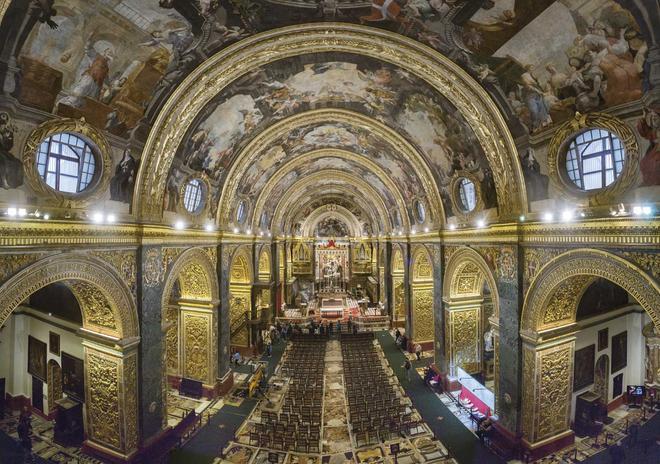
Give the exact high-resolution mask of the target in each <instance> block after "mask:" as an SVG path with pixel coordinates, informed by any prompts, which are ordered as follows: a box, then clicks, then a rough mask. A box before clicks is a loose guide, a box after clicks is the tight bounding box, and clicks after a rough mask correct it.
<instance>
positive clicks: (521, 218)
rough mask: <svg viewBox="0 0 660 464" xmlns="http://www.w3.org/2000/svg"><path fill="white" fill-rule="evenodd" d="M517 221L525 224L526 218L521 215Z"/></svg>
mask: <svg viewBox="0 0 660 464" xmlns="http://www.w3.org/2000/svg"><path fill="white" fill-rule="evenodd" d="M518 219H519V220H520V222H525V219H526V218H525V215H524V214H521V215H520V217H519V218H518Z"/></svg>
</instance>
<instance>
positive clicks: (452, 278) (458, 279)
mask: <svg viewBox="0 0 660 464" xmlns="http://www.w3.org/2000/svg"><path fill="white" fill-rule="evenodd" d="M484 283H486V284H487V285H488V288H489V289H490V292H491V295H492V298H493V306H494V308H493V316H494V318H497V317H498V316H499V297H498V293H497V281H496V280H495V277H494V276H493V272H492V271H491V270H490V268H489V267H488V264H487V263H486V260H485V259H484V258H483V257H482V256H481V255H480V254H479V253H478V252H477V251H475V250H474V249H472V248H469V247H461V248H460V249H458V250H457V251H456V252H454V253H453V254H452V255H451V258H450V259H449V262H448V263H447V267H446V270H445V277H444V281H443V284H442V295H443V297H442V298H443V300H445V302H447V301H452V300H456V299H461V298H466V297H467V298H473V297H478V296H483V295H482V292H483V286H484Z"/></svg>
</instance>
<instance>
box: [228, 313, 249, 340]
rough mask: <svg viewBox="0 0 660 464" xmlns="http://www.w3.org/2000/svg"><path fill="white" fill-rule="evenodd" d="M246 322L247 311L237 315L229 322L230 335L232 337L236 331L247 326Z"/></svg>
mask: <svg viewBox="0 0 660 464" xmlns="http://www.w3.org/2000/svg"><path fill="white" fill-rule="evenodd" d="M248 322H249V318H248V313H247V312H245V313H243V314H242V315H240V316H239V317H237V318H236V320H235V321H234V322H232V323H231V327H230V329H229V334H230V337H234V336H235V335H236V334H237V333H239V332H240V331H241V330H243V329H244V328H245V327H247V325H248Z"/></svg>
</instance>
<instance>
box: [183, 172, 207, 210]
mask: <svg viewBox="0 0 660 464" xmlns="http://www.w3.org/2000/svg"><path fill="white" fill-rule="evenodd" d="M203 206H204V189H203V186H202V182H201V181H200V180H199V179H191V180H189V181H188V183H187V184H186V189H185V190H184V192H183V207H184V208H186V211H188V212H189V213H193V214H194V213H199V211H200V210H201V209H202V207H203Z"/></svg>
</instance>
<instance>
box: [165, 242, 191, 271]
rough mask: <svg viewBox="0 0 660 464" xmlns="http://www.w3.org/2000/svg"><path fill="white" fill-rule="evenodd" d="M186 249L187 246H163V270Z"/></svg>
mask: <svg viewBox="0 0 660 464" xmlns="http://www.w3.org/2000/svg"><path fill="white" fill-rule="evenodd" d="M184 251H186V248H185V247H163V249H162V260H163V262H162V269H163V272H164V271H166V270H167V268H168V267H170V265H171V264H172V263H173V262H174V261H176V259H177V258H178V257H179V256H180V255H181V253H183V252H184Z"/></svg>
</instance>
